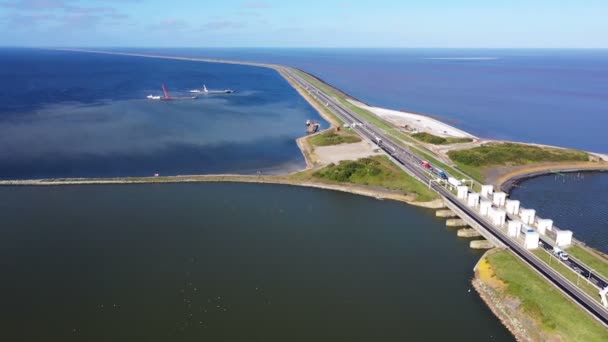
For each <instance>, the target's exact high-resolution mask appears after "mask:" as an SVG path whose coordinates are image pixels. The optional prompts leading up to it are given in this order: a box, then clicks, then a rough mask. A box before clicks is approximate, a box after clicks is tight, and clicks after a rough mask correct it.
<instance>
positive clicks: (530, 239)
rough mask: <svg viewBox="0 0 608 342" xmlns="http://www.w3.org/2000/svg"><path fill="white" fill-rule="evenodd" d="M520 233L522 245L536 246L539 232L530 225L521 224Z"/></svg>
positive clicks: (534, 247) (529, 247) (531, 247)
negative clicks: (522, 237) (522, 238)
mask: <svg viewBox="0 0 608 342" xmlns="http://www.w3.org/2000/svg"><path fill="white" fill-rule="evenodd" d="M522 233H523V234H524V247H525V248H526V249H536V248H538V242H539V241H540V234H538V232H537V231H536V230H534V229H532V228H530V227H526V226H523V230H522Z"/></svg>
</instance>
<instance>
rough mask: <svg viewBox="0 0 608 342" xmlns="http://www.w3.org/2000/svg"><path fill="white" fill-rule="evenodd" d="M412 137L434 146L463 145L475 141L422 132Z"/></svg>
mask: <svg viewBox="0 0 608 342" xmlns="http://www.w3.org/2000/svg"><path fill="white" fill-rule="evenodd" d="M412 137H414V138H416V139H417V140H419V141H422V142H425V143H428V144H433V145H450V144H462V143H467V142H471V141H473V139H471V138H454V137H447V138H444V137H439V136H436V135H433V134H431V133H427V132H420V133H414V134H412Z"/></svg>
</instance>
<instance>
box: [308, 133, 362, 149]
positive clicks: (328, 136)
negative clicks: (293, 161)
mask: <svg viewBox="0 0 608 342" xmlns="http://www.w3.org/2000/svg"><path fill="white" fill-rule="evenodd" d="M360 141H361V138H359V137H358V136H356V135H353V134H347V133H336V132H324V133H321V134H317V135H315V136H313V137H312V138H310V143H311V144H313V145H315V146H329V145H338V144H351V143H356V142H360Z"/></svg>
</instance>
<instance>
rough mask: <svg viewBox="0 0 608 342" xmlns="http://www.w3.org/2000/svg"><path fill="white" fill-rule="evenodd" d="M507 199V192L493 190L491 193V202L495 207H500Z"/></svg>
mask: <svg viewBox="0 0 608 342" xmlns="http://www.w3.org/2000/svg"><path fill="white" fill-rule="evenodd" d="M506 200H507V194H506V193H504V192H502V191H500V192H495V193H494V194H493V195H492V203H494V205H495V206H497V207H502V206H504V205H505V202H506Z"/></svg>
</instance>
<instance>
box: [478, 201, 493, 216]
mask: <svg viewBox="0 0 608 342" xmlns="http://www.w3.org/2000/svg"><path fill="white" fill-rule="evenodd" d="M490 208H492V202H490V201H488V200H481V201H480V202H479V213H480V214H481V215H482V216H488V213H489V211H490Z"/></svg>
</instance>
